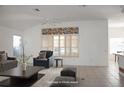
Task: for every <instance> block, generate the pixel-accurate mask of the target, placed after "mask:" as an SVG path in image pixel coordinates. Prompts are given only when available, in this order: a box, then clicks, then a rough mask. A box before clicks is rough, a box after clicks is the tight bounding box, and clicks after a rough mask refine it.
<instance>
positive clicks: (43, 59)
mask: <svg viewBox="0 0 124 93" xmlns="http://www.w3.org/2000/svg"><path fill="white" fill-rule="evenodd" d="M37 60H38V61H47V59H46V58H42V59H37Z"/></svg>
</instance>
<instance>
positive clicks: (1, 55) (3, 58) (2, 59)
mask: <svg viewBox="0 0 124 93" xmlns="http://www.w3.org/2000/svg"><path fill="white" fill-rule="evenodd" d="M6 60H7V56H6V53H5V52H3V53H0V62H5V61H6Z"/></svg>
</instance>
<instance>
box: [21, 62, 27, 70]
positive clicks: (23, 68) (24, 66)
mask: <svg viewBox="0 0 124 93" xmlns="http://www.w3.org/2000/svg"><path fill="white" fill-rule="evenodd" d="M26 68H27V64H26V63H23V64H22V70H23V71H26Z"/></svg>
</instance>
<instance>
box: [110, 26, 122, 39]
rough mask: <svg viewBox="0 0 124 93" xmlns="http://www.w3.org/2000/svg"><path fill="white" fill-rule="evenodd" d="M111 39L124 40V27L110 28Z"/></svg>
mask: <svg viewBox="0 0 124 93" xmlns="http://www.w3.org/2000/svg"><path fill="white" fill-rule="evenodd" d="M109 38H124V27H115V28H114V27H113V28H109Z"/></svg>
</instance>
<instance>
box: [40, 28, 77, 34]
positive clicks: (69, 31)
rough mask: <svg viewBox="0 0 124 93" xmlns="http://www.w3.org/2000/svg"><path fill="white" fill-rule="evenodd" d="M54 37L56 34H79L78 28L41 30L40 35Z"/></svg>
mask: <svg viewBox="0 0 124 93" xmlns="http://www.w3.org/2000/svg"><path fill="white" fill-rule="evenodd" d="M51 34H53V35H56V34H79V28H78V27H64V28H45V29H42V35H51Z"/></svg>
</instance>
